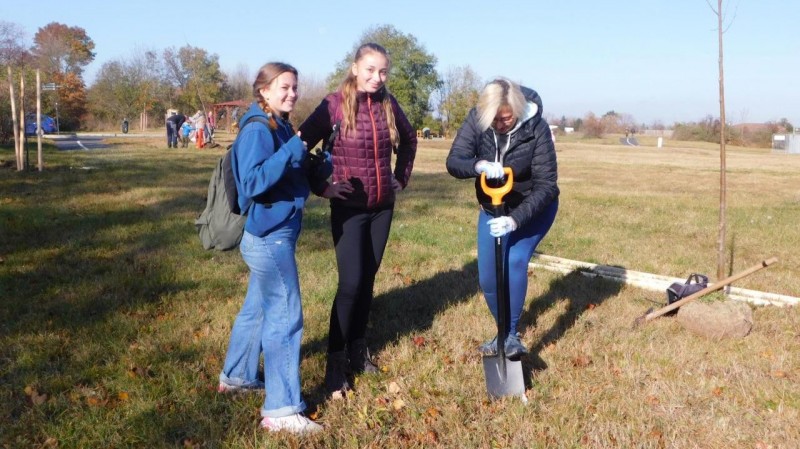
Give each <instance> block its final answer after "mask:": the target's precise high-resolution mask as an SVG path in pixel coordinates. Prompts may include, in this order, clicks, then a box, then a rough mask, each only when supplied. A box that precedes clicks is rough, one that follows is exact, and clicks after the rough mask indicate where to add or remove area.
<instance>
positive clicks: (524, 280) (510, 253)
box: [478, 200, 558, 335]
mask: <svg viewBox="0 0 800 449" xmlns="http://www.w3.org/2000/svg"><path fill="white" fill-rule="evenodd" d="M557 211H558V201H557V200H556V201H553V202H552V203H551V204H550V205H549V206H547V207H546V208H545V209H544V210H543V211H542V212H540V213H539V214H538V215H537V216H535V217H534V218H533V220H531V221H530V222H529V223H528V224H526V225H525V226H524V227H521V228H518V229H517V230H515V231H513V232H511V233H510V234H508V235H506V236H504V237H503V254H504V257H505V259H504V261H505V265H506V267H505V277H506V279H505V290H506V294H507V295H508V297H509V300H510V303H511V309H510V312H511V320H510V326H509V333H510V334H514V333H516V332H517V323H519V317H520V316H521V315H522V307H523V306H524V305H525V295H526V293H527V291H528V263H529V262H530V260H531V257H533V252H534V251H536V247H537V246H538V245H539V242H541V241H542V239H543V238H544V236H545V235H546V234H547V231H549V230H550V226H552V225H553V222H554V221H555V219H556V212H557ZM492 218H493V217H492V215H491V214H489V213H487V212H485V211H483V210H481V211H480V213H479V215H478V277H479V279H480V285H481V290H483V296H484V297H485V298H486V304H487V305H488V306H489V310H490V311H491V312H492V316H494V319H495V323H497V280H496V277H497V276H496V271H495V264H494V257H495V248H494V247H495V238H494V237H492V236H491V235H490V234H489V225H487V224H486V222H487V221H489V220H490V219H492ZM506 335H508V334H506Z"/></svg>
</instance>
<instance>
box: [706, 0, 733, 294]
mask: <svg viewBox="0 0 800 449" xmlns="http://www.w3.org/2000/svg"><path fill="white" fill-rule="evenodd" d="M706 3H708V7H709V8H711V11H713V12H714V14H715V15H716V16H717V41H718V43H719V59H718V66H719V119H720V136H719V227H718V234H717V279H722V278H724V277H725V243H726V236H725V230H726V228H727V221H726V218H725V217H726V211H727V208H728V204H727V202H728V200H727V185H728V184H727V178H726V171H727V169H726V162H725V71H724V70H723V54H724V52H723V50H722V35H723V34H724V33H725V30H724V29H723V27H722V25H723V21H724V20H725V17H724V15H723V14H722V0H717V8H716V9H714V7H713V6H712V5H711V3H710V1H709V0H706ZM734 17H735V14H734Z"/></svg>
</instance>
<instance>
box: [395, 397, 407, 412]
mask: <svg viewBox="0 0 800 449" xmlns="http://www.w3.org/2000/svg"><path fill="white" fill-rule="evenodd" d="M405 406H406V403H405V401H403V400H402V399H400V398H397V399H395V400H394V401H392V408H394V409H395V410H400V409H402V408H403V407H405Z"/></svg>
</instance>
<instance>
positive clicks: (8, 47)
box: [0, 20, 30, 71]
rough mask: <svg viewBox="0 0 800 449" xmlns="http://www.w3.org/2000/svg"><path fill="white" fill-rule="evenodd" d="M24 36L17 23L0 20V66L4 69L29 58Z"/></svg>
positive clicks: (22, 62) (20, 63) (21, 63)
mask: <svg viewBox="0 0 800 449" xmlns="http://www.w3.org/2000/svg"><path fill="white" fill-rule="evenodd" d="M24 38H25V32H24V31H23V30H22V28H21V27H20V26H19V25H17V24H16V23H13V22H6V21H5V20H0V68H2V69H3V70H4V71H5V68H6V67H8V66H9V65H23V64H24V63H25V61H26V60H27V59H28V58H30V53H28V51H27V50H26V49H25V43H24Z"/></svg>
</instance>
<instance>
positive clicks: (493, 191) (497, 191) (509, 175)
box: [481, 167, 514, 206]
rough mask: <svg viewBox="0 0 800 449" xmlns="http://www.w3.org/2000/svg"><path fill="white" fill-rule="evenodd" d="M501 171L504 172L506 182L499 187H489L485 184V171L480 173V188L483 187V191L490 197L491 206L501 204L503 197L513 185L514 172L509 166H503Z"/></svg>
mask: <svg viewBox="0 0 800 449" xmlns="http://www.w3.org/2000/svg"><path fill="white" fill-rule="evenodd" d="M503 173H505V174H506V183H505V184H503V185H501V186H500V187H489V186H488V185H486V173H481V189H483V193H485V194H487V195H489V197H491V198H492V205H493V206H499V205H501V204H503V197H504V196H506V193H508V192H510V191H511V187H513V186H514V172H513V171H511V167H503Z"/></svg>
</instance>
